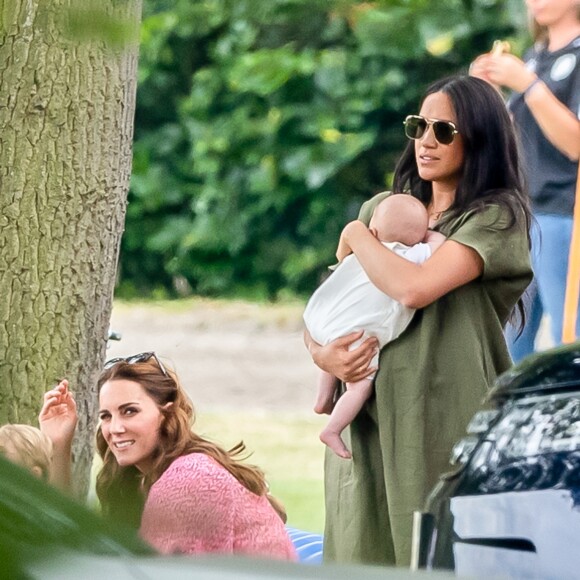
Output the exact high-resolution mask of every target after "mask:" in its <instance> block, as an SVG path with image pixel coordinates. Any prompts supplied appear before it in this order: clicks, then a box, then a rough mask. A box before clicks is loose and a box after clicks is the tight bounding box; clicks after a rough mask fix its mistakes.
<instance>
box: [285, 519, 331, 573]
mask: <svg viewBox="0 0 580 580" xmlns="http://www.w3.org/2000/svg"><path fill="white" fill-rule="evenodd" d="M286 531H287V532H288V535H289V536H290V539H291V540H292V543H293V544H294V548H296V553H297V554H298V560H299V561H300V562H303V563H305V564H322V543H323V536H322V534H315V533H313V532H305V531H303V530H297V529H296V528H291V527H289V526H286Z"/></svg>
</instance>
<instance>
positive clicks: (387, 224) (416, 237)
mask: <svg viewBox="0 0 580 580" xmlns="http://www.w3.org/2000/svg"><path fill="white" fill-rule="evenodd" d="M428 227H429V216H428V215H427V209H426V208H425V206H424V205H423V204H422V203H421V202H420V201H419V200H418V199H417V198H416V197H413V196H412V195H410V194H407V193H396V194H394V195H390V196H389V197H387V198H385V199H384V200H383V201H381V202H380V203H379V205H377V207H376V208H375V211H374V212H373V216H372V218H371V221H370V224H369V228H373V229H375V230H376V231H377V236H378V238H379V240H381V242H401V243H402V244H405V245H406V246H413V245H415V244H418V243H419V242H420V241H422V240H423V239H424V238H425V235H426V234H427V228H428Z"/></svg>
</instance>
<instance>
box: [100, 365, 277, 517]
mask: <svg viewBox="0 0 580 580" xmlns="http://www.w3.org/2000/svg"><path fill="white" fill-rule="evenodd" d="M115 380H129V381H134V382H136V383H138V384H139V385H140V386H141V387H142V388H143V390H144V391H145V392H146V393H147V395H148V396H149V397H151V398H152V399H153V400H154V401H155V403H156V404H157V405H158V407H159V410H160V412H161V413H162V415H163V417H164V420H163V423H162V425H161V428H160V431H159V442H158V446H157V450H156V453H155V456H154V458H153V459H154V461H153V467H152V469H151V470H150V471H149V472H148V473H147V474H145V475H142V474H141V473H140V472H139V471H138V470H137V468H136V467H135V466H132V465H131V466H126V467H122V466H120V465H119V464H118V463H117V460H116V459H115V456H114V455H113V453H112V451H111V450H110V448H109V446H108V444H107V442H106V441H105V438H104V437H103V433H102V431H101V429H100V427H98V428H97V436H96V439H97V451H98V453H99V455H100V456H101V458H102V460H103V467H102V469H101V471H100V473H99V474H98V476H97V496H98V498H99V501H100V503H101V508H102V511H103V515H105V516H107V517H111V518H115V519H120V520H121V521H124V522H125V523H129V524H132V525H135V526H138V525H139V520H140V517H141V512H142V510H143V505H144V500H145V495H146V494H147V493H148V491H149V489H150V488H151V486H152V485H153V484H154V483H155V482H156V481H157V480H158V479H159V478H160V477H161V475H162V474H163V472H164V471H165V470H166V469H167V468H168V467H169V466H170V465H171V463H173V461H175V459H177V458H178V457H181V456H182V455H187V454H189V453H205V454H206V455H208V456H209V457H211V458H212V459H214V460H215V461H217V462H218V463H219V464H220V465H222V466H223V467H224V468H225V469H226V470H227V471H229V472H230V473H231V474H232V475H233V476H234V477H235V478H236V479H237V480H238V481H239V482H240V483H241V484H242V485H243V486H244V487H245V488H246V489H248V490H249V491H251V492H252V493H254V494H256V495H259V496H266V498H267V499H268V500H269V501H270V503H271V504H272V507H273V508H274V509H275V511H276V512H277V513H278V515H279V516H280V517H281V518H282V519H284V517H285V513H284V508H283V506H282V505H281V504H280V502H278V501H277V500H275V499H274V498H272V496H271V495H270V494H269V493H268V484H267V483H266V479H265V476H264V473H263V471H262V470H261V469H260V468H259V467H256V466H255V465H249V464H247V463H243V459H245V457H246V456H247V453H246V447H245V445H244V443H243V442H240V443H238V444H237V445H235V446H234V447H233V448H232V449H229V450H227V449H224V448H223V447H221V446H220V445H218V444H216V443H214V442H212V441H209V440H208V439H205V438H204V437H201V436H200V435H198V434H196V433H195V432H194V431H193V430H192V426H193V423H194V418H195V417H194V411H193V405H192V403H191V401H190V399H189V397H188V396H187V394H186V392H185V390H184V389H183V387H182V386H181V384H180V383H179V380H178V378H177V375H176V374H175V373H174V372H173V371H172V370H171V369H169V368H166V367H163V368H161V367H160V366H159V364H158V363H157V361H156V359H154V358H153V357H152V358H151V359H150V360H148V361H144V362H134V363H128V362H126V361H119V362H118V363H116V364H114V365H113V366H112V367H110V368H108V369H106V370H105V371H103V373H102V374H101V376H100V377H99V380H98V391H99V392H100V390H101V388H102V386H103V385H104V384H105V383H106V382H107V381H115ZM168 403H171V404H170V405H167V404H168Z"/></svg>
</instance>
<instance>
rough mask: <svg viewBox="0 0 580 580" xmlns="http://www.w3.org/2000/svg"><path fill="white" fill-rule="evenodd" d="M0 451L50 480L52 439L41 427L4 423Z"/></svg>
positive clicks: (35, 473) (14, 461)
mask: <svg viewBox="0 0 580 580" xmlns="http://www.w3.org/2000/svg"><path fill="white" fill-rule="evenodd" d="M0 453H1V454H2V455H4V456H5V457H6V459H8V460H9V461H12V462H13V463H17V464H18V465H21V466H22V467H25V468H26V469H28V470H29V471H31V472H32V473H33V474H34V475H36V476H37V477H40V478H41V479H44V480H45V481H48V475H49V470H50V464H51V463H52V441H51V440H50V439H49V438H48V436H46V435H45V434H44V433H42V431H40V429H37V428H36V427H31V426H30V425H3V426H2V427H0Z"/></svg>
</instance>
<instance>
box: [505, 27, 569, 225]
mask: <svg viewBox="0 0 580 580" xmlns="http://www.w3.org/2000/svg"><path fill="white" fill-rule="evenodd" d="M524 61H525V62H526V66H527V67H528V68H529V69H530V70H533V71H535V73H536V74H537V75H538V77H539V78H540V79H541V80H542V81H544V83H545V84H546V85H547V86H548V88H549V89H550V90H551V91H552V93H554V95H555V96H556V98H557V99H558V100H559V101H561V102H562V103H564V104H565V105H566V106H567V107H568V108H569V109H570V110H571V111H572V112H573V113H574V114H575V115H576V116H577V117H578V118H580V36H579V37H577V38H576V39H575V40H573V41H572V42H571V43H570V44H568V45H567V46H565V47H564V48H561V49H560V50H556V51H554V52H549V51H548V50H547V49H546V47H545V45H538V44H537V45H536V46H534V47H533V48H532V49H531V50H529V51H528V52H527V53H526V55H525V56H524ZM508 107H509V109H510V111H511V112H512V115H513V117H514V121H515V124H516V128H517V129H518V130H519V133H520V138H521V145H522V153H523V158H524V166H525V170H526V176H527V179H528V187H529V190H530V196H531V198H532V206H533V210H534V212H537V213H548V214H559V215H572V214H573V211H574V194H575V185H576V178H577V174H578V163H577V162H576V161H571V160H570V159H569V158H568V157H566V156H565V155H564V154H563V153H561V152H560V151H559V150H558V149H556V147H554V146H553V145H552V144H551V143H550V142H549V141H548V139H546V137H545V136H544V134H543V133H542V130H541V129H540V127H539V126H538V123H537V122H536V120H535V118H534V116H533V115H532V113H531V112H530V110H529V109H528V106H527V105H526V103H525V101H524V97H523V95H522V94H520V93H514V94H513V95H512V96H511V98H510V100H509V102H508Z"/></svg>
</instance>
